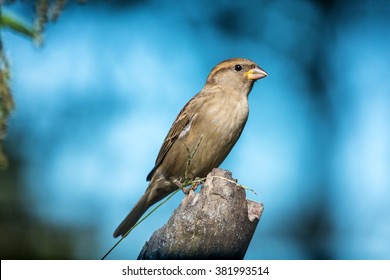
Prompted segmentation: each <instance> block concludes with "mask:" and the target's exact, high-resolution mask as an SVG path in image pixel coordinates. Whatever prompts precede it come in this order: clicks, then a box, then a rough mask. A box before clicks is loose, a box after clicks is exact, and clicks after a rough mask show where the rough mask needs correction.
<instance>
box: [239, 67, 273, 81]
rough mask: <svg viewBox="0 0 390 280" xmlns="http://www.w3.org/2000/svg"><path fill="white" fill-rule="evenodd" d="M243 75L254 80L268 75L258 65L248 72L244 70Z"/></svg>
mask: <svg viewBox="0 0 390 280" xmlns="http://www.w3.org/2000/svg"><path fill="white" fill-rule="evenodd" d="M244 75H245V76H246V77H247V78H248V80H255V81H256V80H258V79H261V78H264V77H267V76H268V74H267V72H265V71H264V70H263V69H261V68H260V67H256V68H253V69H251V70H249V71H248V72H246V73H245V74H244Z"/></svg>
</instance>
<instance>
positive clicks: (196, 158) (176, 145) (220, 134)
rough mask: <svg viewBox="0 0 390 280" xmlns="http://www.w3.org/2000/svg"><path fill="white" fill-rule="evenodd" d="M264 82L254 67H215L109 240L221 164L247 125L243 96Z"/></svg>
mask: <svg viewBox="0 0 390 280" xmlns="http://www.w3.org/2000/svg"><path fill="white" fill-rule="evenodd" d="M266 76H268V74H267V72H266V71H264V70H263V69H262V68H260V67H259V66H258V65H257V64H256V63H255V62H253V61H251V60H249V59H245V58H231V59H227V60H224V61H222V62H221V63H219V64H217V65H216V66H215V67H214V68H213V69H212V70H211V72H210V74H209V75H208V77H207V79H206V83H205V85H204V87H203V88H202V90H201V91H200V92H198V93H197V94H196V95H195V96H194V97H192V98H191V99H190V100H189V101H188V102H187V104H186V105H185V106H184V107H183V109H182V110H181V111H180V112H179V114H178V115H177V117H176V119H175V121H174V122H173V124H172V126H171V128H170V130H169V132H168V134H167V136H166V137H165V140H164V142H163V144H162V146H161V148H160V151H159V153H158V155H157V159H156V162H155V166H154V167H153V169H152V170H151V171H150V173H149V174H148V176H147V178H146V180H147V181H149V185H148V187H147V188H146V191H145V193H144V194H143V195H142V197H141V198H140V199H139V200H138V202H137V203H136V204H135V206H134V207H133V208H132V210H131V211H130V213H129V214H128V215H127V216H126V218H125V219H124V220H123V221H122V222H121V223H120V225H119V226H118V227H117V229H116V230H115V232H114V234H113V236H114V238H117V237H119V236H122V238H124V237H126V236H127V234H128V232H129V230H130V229H131V228H132V227H133V226H134V225H135V224H136V223H137V221H138V220H139V219H140V218H141V217H142V216H143V214H144V213H145V212H146V211H147V210H148V208H149V207H150V206H152V205H153V204H155V203H156V202H158V201H160V200H161V199H163V198H164V197H166V196H167V195H169V194H170V193H172V192H174V191H176V190H177V189H178V188H179V187H180V186H182V184H183V183H184V182H188V181H190V180H195V179H196V178H204V177H206V175H207V174H208V173H209V172H211V170H212V169H213V168H217V167H219V165H220V164H221V163H222V162H223V161H224V160H225V158H226V157H227V155H228V154H229V152H230V151H231V149H232V148H233V146H234V144H235V143H236V142H237V140H238V138H239V137H240V135H241V133H242V131H243V129H244V126H245V124H246V122H247V119H248V114H249V105H248V95H249V93H250V91H251V90H252V87H253V85H254V83H255V82H256V81H257V80H259V79H262V78H264V77H266Z"/></svg>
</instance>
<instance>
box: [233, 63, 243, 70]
mask: <svg viewBox="0 0 390 280" xmlns="http://www.w3.org/2000/svg"><path fill="white" fill-rule="evenodd" d="M234 70H236V71H237V72H238V71H241V70H242V66H241V65H240V64H236V65H235V66H234Z"/></svg>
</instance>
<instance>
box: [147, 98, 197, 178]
mask: <svg viewBox="0 0 390 280" xmlns="http://www.w3.org/2000/svg"><path fill="white" fill-rule="evenodd" d="M197 96H198V97H199V95H197ZM194 99H195V96H194V97H193V98H192V99H191V100H190V101H188V103H187V104H186V105H185V106H184V107H183V109H182V110H181V111H180V113H179V114H178V115H177V117H176V120H175V121H174V122H173V124H172V127H171V129H170V130H169V132H168V135H167V136H166V137H165V140H164V142H163V144H162V146H161V148H160V152H159V153H158V156H157V159H156V163H155V166H154V167H153V169H152V171H150V173H149V174H148V176H147V177H146V180H147V181H150V180H151V179H152V177H153V175H154V172H155V171H156V169H157V168H158V167H159V166H160V164H161V162H162V161H163V160H164V158H165V156H166V154H167V153H168V151H169V149H170V148H171V147H172V145H173V143H175V141H176V139H178V138H179V136H180V134H181V133H182V132H183V130H185V129H186V127H187V125H189V124H190V123H191V121H192V120H193V119H194V117H195V115H196V114H195V113H196V108H195V107H197V103H198V102H193V101H194Z"/></svg>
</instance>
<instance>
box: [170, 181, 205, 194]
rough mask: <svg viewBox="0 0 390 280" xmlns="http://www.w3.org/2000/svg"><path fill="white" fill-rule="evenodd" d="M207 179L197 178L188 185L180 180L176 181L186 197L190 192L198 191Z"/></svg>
mask: <svg viewBox="0 0 390 280" xmlns="http://www.w3.org/2000/svg"><path fill="white" fill-rule="evenodd" d="M204 180H205V178H199V177H196V178H195V180H193V181H190V182H188V183H182V182H181V181H180V180H177V179H176V180H174V181H173V182H174V183H175V185H176V186H178V187H179V188H180V189H181V190H182V191H183V193H184V194H185V195H188V194H189V193H190V191H196V189H197V188H198V186H199V185H201V184H203V183H204Z"/></svg>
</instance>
